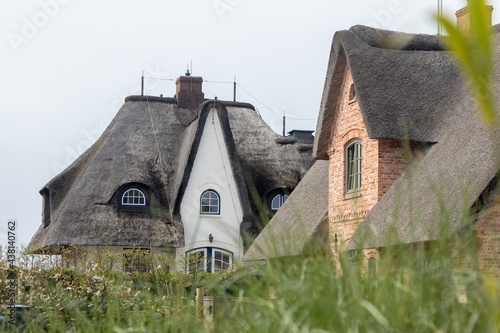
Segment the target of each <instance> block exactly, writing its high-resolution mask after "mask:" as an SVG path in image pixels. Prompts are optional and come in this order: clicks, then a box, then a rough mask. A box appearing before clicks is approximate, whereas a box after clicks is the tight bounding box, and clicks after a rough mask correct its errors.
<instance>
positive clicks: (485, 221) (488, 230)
mask: <svg viewBox="0 0 500 333" xmlns="http://www.w3.org/2000/svg"><path fill="white" fill-rule="evenodd" d="M474 235H475V237H476V243H477V258H478V264H479V268H480V269H481V271H482V272H484V273H493V274H498V272H500V197H499V198H497V199H496V200H495V201H494V202H493V204H492V205H491V206H490V208H488V210H487V211H486V212H485V214H484V216H483V217H482V218H481V219H480V220H479V221H478V222H477V223H476V224H475V226H474Z"/></svg>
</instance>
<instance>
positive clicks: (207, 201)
mask: <svg viewBox="0 0 500 333" xmlns="http://www.w3.org/2000/svg"><path fill="white" fill-rule="evenodd" d="M200 201H201V202H200V213H201V214H207V215H219V214H220V197H219V193H217V192H215V191H214V190H206V191H205V192H203V193H202V194H201V198H200Z"/></svg>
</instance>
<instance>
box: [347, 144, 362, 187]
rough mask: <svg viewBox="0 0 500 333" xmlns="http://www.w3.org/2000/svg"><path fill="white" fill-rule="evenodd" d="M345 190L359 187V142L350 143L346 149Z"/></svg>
mask: <svg viewBox="0 0 500 333" xmlns="http://www.w3.org/2000/svg"><path fill="white" fill-rule="evenodd" d="M346 169H347V170H346V182H347V184H346V190H347V191H356V190H359V189H360V188H361V143H360V142H355V143H352V144H351V145H350V146H349V147H347V149H346Z"/></svg>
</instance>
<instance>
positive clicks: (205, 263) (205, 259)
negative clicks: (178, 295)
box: [186, 247, 207, 274]
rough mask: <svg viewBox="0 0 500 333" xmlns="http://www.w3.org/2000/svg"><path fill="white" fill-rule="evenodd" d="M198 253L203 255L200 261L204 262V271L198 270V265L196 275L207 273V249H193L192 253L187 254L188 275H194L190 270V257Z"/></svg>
mask: <svg viewBox="0 0 500 333" xmlns="http://www.w3.org/2000/svg"><path fill="white" fill-rule="evenodd" d="M198 252H202V253H203V257H202V260H200V261H203V270H202V271H200V270H199V269H198V265H196V273H200V272H206V271H207V248H206V247H205V248H198V249H193V250H190V251H187V252H186V273H187V274H192V273H191V271H190V269H189V266H190V261H189V256H190V255H191V254H195V253H198Z"/></svg>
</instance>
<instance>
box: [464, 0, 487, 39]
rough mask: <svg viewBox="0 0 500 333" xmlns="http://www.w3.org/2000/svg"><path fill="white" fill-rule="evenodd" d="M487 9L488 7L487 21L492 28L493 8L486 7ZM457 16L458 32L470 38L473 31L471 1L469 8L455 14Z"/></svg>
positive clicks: (466, 7)
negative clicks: (470, 32) (470, 11)
mask: <svg viewBox="0 0 500 333" xmlns="http://www.w3.org/2000/svg"><path fill="white" fill-rule="evenodd" d="M485 7H486V20H487V22H488V25H490V26H491V13H492V12H493V6H485ZM455 16H456V17H457V29H458V31H460V32H461V33H462V34H463V35H465V36H468V35H469V31H470V30H471V18H470V13H469V1H467V6H465V7H464V8H462V9H459V10H457V11H456V12H455Z"/></svg>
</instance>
